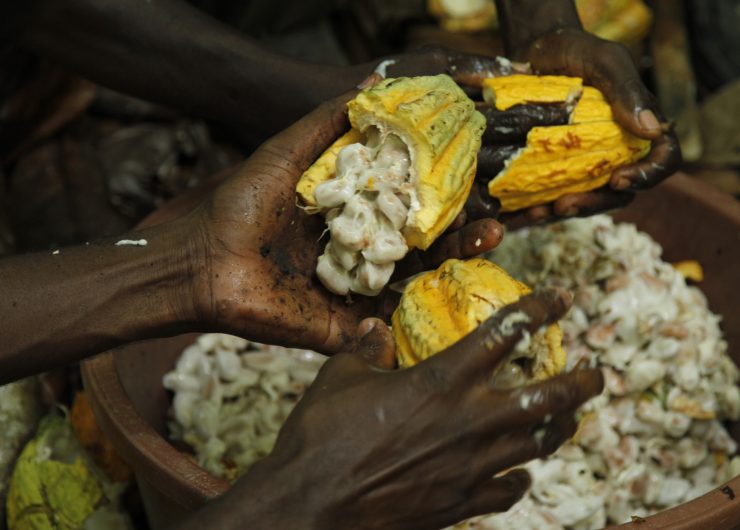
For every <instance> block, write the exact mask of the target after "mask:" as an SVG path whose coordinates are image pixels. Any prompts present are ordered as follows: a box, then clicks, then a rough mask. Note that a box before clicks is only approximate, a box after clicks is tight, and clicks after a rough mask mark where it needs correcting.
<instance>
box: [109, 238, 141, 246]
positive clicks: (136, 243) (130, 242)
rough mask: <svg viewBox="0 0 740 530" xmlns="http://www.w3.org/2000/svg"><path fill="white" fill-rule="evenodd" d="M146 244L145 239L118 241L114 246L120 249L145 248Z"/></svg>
mask: <svg viewBox="0 0 740 530" xmlns="http://www.w3.org/2000/svg"><path fill="white" fill-rule="evenodd" d="M147 244H148V242H147V240H146V239H121V240H120V241H116V246H117V247H121V246H124V245H131V246H134V247H145V246H147Z"/></svg>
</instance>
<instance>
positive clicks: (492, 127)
mask: <svg viewBox="0 0 740 530" xmlns="http://www.w3.org/2000/svg"><path fill="white" fill-rule="evenodd" d="M476 109H477V110H478V111H479V112H480V113H481V114H483V116H484V117H485V118H486V124H487V126H486V130H485V131H484V132H483V144H484V145H487V144H508V143H513V142H524V141H525V140H526V138H527V133H528V132H529V131H530V130H531V129H532V128H533V127H539V126H549V125H565V124H566V123H568V109H567V108H566V106H565V105H515V106H513V107H511V108H509V109H506V110H498V109H496V108H495V107H493V106H491V105H488V104H485V103H478V104H477V105H476Z"/></svg>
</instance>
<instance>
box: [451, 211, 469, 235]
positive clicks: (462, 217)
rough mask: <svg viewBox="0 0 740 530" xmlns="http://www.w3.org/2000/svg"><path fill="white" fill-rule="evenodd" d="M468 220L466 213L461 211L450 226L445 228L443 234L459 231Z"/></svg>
mask: <svg viewBox="0 0 740 530" xmlns="http://www.w3.org/2000/svg"><path fill="white" fill-rule="evenodd" d="M467 220H468V213H467V212H466V211H465V209H463V210H462V211H461V212H460V213H459V214H457V217H455V219H454V220H453V221H452V223H451V224H450V226H448V227H447V230H445V232H454V231H455V230H460V229H461V228H462V227H463V226H465V222H466V221H467Z"/></svg>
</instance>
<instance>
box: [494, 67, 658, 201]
mask: <svg viewBox="0 0 740 530" xmlns="http://www.w3.org/2000/svg"><path fill="white" fill-rule="evenodd" d="M483 96H484V98H485V99H486V101H487V102H489V103H491V104H494V105H495V106H496V107H497V108H500V109H502V110H504V109H506V108H510V107H512V106H514V105H518V104H527V103H550V104H552V103H561V104H564V105H568V106H569V107H572V112H571V115H570V120H569V122H570V123H569V124H568V125H557V126H552V127H534V128H532V130H530V131H529V133H528V134H527V143H526V145H525V147H523V148H522V149H520V150H519V151H518V152H517V153H516V154H514V155H513V156H512V157H511V158H510V159H509V160H508V161H507V162H506V167H505V168H504V169H503V170H502V171H501V172H500V173H499V174H498V175H496V176H495V177H494V178H493V179H492V180H491V181H490V182H489V184H488V191H489V193H490V194H491V196H493V197H496V198H497V199H499V201H501V211H503V212H511V211H516V210H521V209H523V208H528V207H530V206H536V205H538V204H544V203H547V202H551V201H554V200H555V199H558V198H559V197H562V196H563V195H566V194H568V193H578V192H585V191H590V190H593V189H596V188H599V187H601V186H604V185H605V184H606V183H607V182H609V179H610V178H611V176H612V173H613V172H614V170H616V169H617V168H619V167H621V166H623V165H626V164H630V163H632V162H635V161H637V160H639V159H641V158H643V157H644V156H645V155H646V154H647V153H648V152H649V151H650V142H649V141H648V140H644V139H642V138H638V137H636V136H634V135H632V134H630V133H628V132H627V131H625V130H624V129H623V128H622V127H621V126H620V125H619V124H618V123H617V122H616V121H614V119H613V116H612V111H611V107H610V106H609V103H608V102H607V101H606V99H605V98H604V96H603V95H602V94H601V92H599V91H598V90H597V89H595V88H593V87H582V86H581V80H580V79H579V78H570V77H563V76H530V75H516V76H508V77H501V78H492V79H487V80H485V81H484V92H483Z"/></svg>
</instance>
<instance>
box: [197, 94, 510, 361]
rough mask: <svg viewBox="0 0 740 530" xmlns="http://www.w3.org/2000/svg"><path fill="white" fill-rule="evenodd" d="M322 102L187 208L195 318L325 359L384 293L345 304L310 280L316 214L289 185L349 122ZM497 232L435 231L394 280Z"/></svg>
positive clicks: (341, 108)
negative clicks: (307, 210)
mask: <svg viewBox="0 0 740 530" xmlns="http://www.w3.org/2000/svg"><path fill="white" fill-rule="evenodd" d="M353 95H354V94H348V95H345V96H344V97H342V98H340V99H336V100H333V101H331V102H329V103H326V104H324V105H322V106H321V107H320V108H319V109H317V110H316V111H314V112H313V113H311V114H309V115H308V116H306V117H305V118H303V119H302V120H300V121H299V122H297V123H296V124H295V125H293V126H292V127H290V128H289V129H287V130H286V131H285V132H283V133H281V134H279V135H277V136H275V137H274V138H272V139H271V140H268V141H267V142H266V143H265V144H264V145H262V147H260V149H258V150H257V151H256V152H255V153H254V154H253V155H252V156H251V157H250V158H249V159H248V160H247V161H246V162H245V163H244V164H243V165H241V166H240V167H239V168H237V169H236V170H234V172H233V174H232V175H231V176H230V177H228V178H227V179H226V180H225V181H224V182H223V184H221V185H220V186H219V187H218V188H217V189H216V190H215V191H214V192H213V194H212V195H211V196H210V197H209V198H208V199H207V200H206V201H205V203H204V204H202V205H201V206H200V207H198V208H196V210H194V211H193V212H191V213H190V214H189V215H188V217H187V220H186V222H187V223H188V225H189V226H190V229H189V231H190V233H192V238H191V248H192V252H191V254H192V255H194V256H198V258H197V259H196V260H195V261H196V263H195V265H194V266H195V267H196V268H197V270H196V272H195V280H194V281H193V283H192V291H193V293H192V297H193V300H194V301H195V312H196V320H197V321H198V322H202V323H204V324H205V325H206V326H212V327H213V328H215V329H220V330H222V331H225V332H230V333H236V334H240V335H243V336H247V337H250V338H252V339H254V340H259V341H262V342H266V343H271V344H282V345H287V346H299V347H305V348H311V349H315V350H318V351H322V352H326V353H335V352H337V351H339V350H340V349H341V348H342V347H345V346H346V344H347V343H348V342H349V341H350V340H351V338H352V336H353V334H354V330H355V329H356V328H357V325H358V323H359V322H360V320H362V318H364V317H367V316H383V317H387V311H386V307H387V306H388V305H392V304H388V299H387V297H386V296H383V295H381V296H379V297H375V298H366V297H362V296H357V297H355V299H354V301H353V302H352V303H348V301H347V300H346V299H345V298H344V297H339V296H336V295H334V294H332V293H330V292H329V291H328V290H327V289H325V288H324V287H323V286H322V285H321V284H320V283H319V281H318V279H317V277H316V274H315V269H316V262H317V258H318V256H319V255H320V254H321V253H322V251H323V249H324V246H325V244H326V240H325V238H324V239H322V234H323V233H324V230H325V228H326V225H325V222H324V220H323V218H322V217H321V216H318V215H316V216H310V215H307V214H306V213H305V212H304V211H303V210H302V209H301V208H300V207H299V206H298V205H297V203H296V194H295V186H296V183H297V182H298V179H299V178H300V176H301V175H302V173H303V171H304V170H306V169H307V168H308V167H309V166H310V165H311V164H312V163H313V162H314V161H315V160H316V158H318V156H319V155H320V154H321V153H322V152H323V151H324V150H325V149H326V148H327V147H328V146H329V145H330V144H331V143H332V142H333V141H334V140H335V139H336V138H337V137H339V136H340V135H341V134H342V133H343V132H345V131H346V130H347V129H348V127H349V125H348V121H347V118H346V102H347V101H348V100H349V99H350V98H351V97H352V96H353ZM501 236H502V229H501V227H500V225H499V224H498V223H497V222H496V221H495V220H493V219H483V220H478V221H475V222H472V223H469V224H467V225H464V226H462V227H460V228H458V229H456V230H454V231H451V232H448V233H446V234H444V235H443V236H442V237H441V238H440V240H438V241H437V242H436V243H435V244H434V245H433V246H432V247H431V248H430V249H429V250H428V251H426V252H423V253H421V252H413V253H411V254H410V255H409V256H408V257H407V258H406V259H405V260H404V262H402V263H400V264H399V266H398V274H397V275H396V279H402V278H403V277H406V276H407V275H409V274H413V273H416V272H419V271H420V270H423V269H429V268H432V267H435V266H437V265H438V264H439V263H441V262H442V261H444V260H445V259H447V258H464V257H469V256H472V255H475V254H480V253H481V252H485V251H487V250H490V249H492V248H493V247H495V246H496V245H497V244H498V242H499V241H500V239H501Z"/></svg>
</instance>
